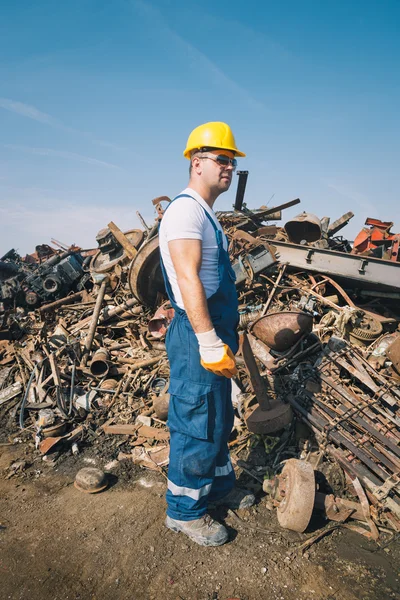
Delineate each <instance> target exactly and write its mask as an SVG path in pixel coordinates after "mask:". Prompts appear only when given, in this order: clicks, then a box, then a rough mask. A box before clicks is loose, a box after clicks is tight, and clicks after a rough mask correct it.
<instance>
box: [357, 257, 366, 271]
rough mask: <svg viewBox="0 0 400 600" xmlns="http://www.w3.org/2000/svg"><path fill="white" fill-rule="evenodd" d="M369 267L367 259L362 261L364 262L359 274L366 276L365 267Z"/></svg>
mask: <svg viewBox="0 0 400 600" xmlns="http://www.w3.org/2000/svg"><path fill="white" fill-rule="evenodd" d="M367 265H368V261H367V260H366V259H365V258H363V259H362V261H361V264H360V266H359V269H358V272H359V273H360V274H361V275H365V267H366V266H367Z"/></svg>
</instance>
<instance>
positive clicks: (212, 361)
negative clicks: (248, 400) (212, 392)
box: [196, 329, 237, 379]
mask: <svg viewBox="0 0 400 600" xmlns="http://www.w3.org/2000/svg"><path fill="white" fill-rule="evenodd" d="M196 337H197V341H198V342H199V351H200V358H201V361H200V362H201V366H202V367H204V368H205V369H206V370H207V371H211V373H215V374H216V375H220V376H222V377H228V378H229V379H230V378H231V377H234V376H235V375H237V368H236V362H235V357H234V355H233V353H232V350H231V349H230V348H229V346H227V344H224V342H223V341H222V340H221V339H220V338H219V337H218V336H217V334H216V332H215V329H212V330H211V331H206V332H205V333H197V334H196Z"/></svg>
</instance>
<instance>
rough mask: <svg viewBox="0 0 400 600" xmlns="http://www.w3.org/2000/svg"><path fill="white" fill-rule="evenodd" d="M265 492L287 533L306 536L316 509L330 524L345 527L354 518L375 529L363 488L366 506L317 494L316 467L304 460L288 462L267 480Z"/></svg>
mask: <svg viewBox="0 0 400 600" xmlns="http://www.w3.org/2000/svg"><path fill="white" fill-rule="evenodd" d="M354 481H355V482H356V481H358V479H355V480H354ZM359 486H360V484H359ZM263 490H264V492H266V493H267V494H268V495H269V496H270V497H271V499H272V500H273V504H274V505H275V506H276V508H277V516H278V521H279V524H280V525H281V526H282V527H284V528H285V529H291V530H292V531H298V532H299V533H302V532H304V531H305V530H306V529H307V527H308V524H309V522H310V520H311V516H312V513H313V511H314V509H316V510H319V511H322V512H323V513H324V515H325V517H326V518H327V519H329V520H330V521H336V522H339V523H344V522H345V521H347V520H348V519H349V518H351V519H356V520H358V521H364V522H367V523H368V524H369V525H370V526H371V528H372V529H373V528H374V527H375V526H374V524H372V523H371V517H370V512H369V504H368V500H367V499H366V498H365V497H363V490H362V488H361V489H360V487H358V489H357V493H359V494H360V495H361V497H363V503H364V505H363V504H362V503H360V502H354V501H352V500H347V499H345V498H340V497H337V496H335V495H334V494H323V493H321V492H317V491H316V483H315V474H314V470H313V467H312V466H311V464H310V463H308V462H306V461H304V460H298V459H295V458H291V459H289V460H287V461H286V462H285V465H284V467H283V470H282V472H281V473H280V474H279V475H277V476H276V477H274V478H273V479H266V480H264V482H263ZM375 529H376V528H375ZM375 539H377V538H376V536H375Z"/></svg>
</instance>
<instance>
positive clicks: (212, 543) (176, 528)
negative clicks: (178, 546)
mask: <svg viewBox="0 0 400 600" xmlns="http://www.w3.org/2000/svg"><path fill="white" fill-rule="evenodd" d="M165 526H166V527H167V528H168V529H171V531H175V532H176V533H183V534H184V535H186V536H187V537H188V538H189V539H191V540H193V542H196V544H199V546H222V545H223V544H225V542H227V541H228V537H229V536H228V533H226V535H224V536H223V537H221V538H220V539H218V540H217V539H215V540H211V539H209V538H206V537H202V536H197V535H191V534H190V533H188V532H187V531H184V530H183V529H180V527H179V526H178V525H172V524H171V523H169V522H168V517H167V519H166V521H165Z"/></svg>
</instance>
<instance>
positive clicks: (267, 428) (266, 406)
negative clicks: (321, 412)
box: [241, 333, 293, 433]
mask: <svg viewBox="0 0 400 600" xmlns="http://www.w3.org/2000/svg"><path fill="white" fill-rule="evenodd" d="M241 349H242V356H243V359H244V362H245V365H246V369H247V371H248V373H249V378H250V383H251V386H252V388H253V392H254V394H255V396H256V398H257V402H258V406H257V407H256V408H255V409H254V410H253V412H251V413H250V414H249V415H248V416H247V419H246V425H247V428H248V429H249V431H252V432H253V433H273V432H275V431H279V430H280V429H283V428H284V427H286V425H288V424H289V423H290V422H291V420H292V418H293V414H292V410H291V408H290V406H289V405H288V404H283V402H281V401H280V400H278V399H276V398H273V397H272V396H271V395H270V393H269V387H268V385H267V382H266V381H265V379H263V377H262V376H261V375H260V372H259V370H258V367H257V363H256V361H255V359H254V356H253V352H252V350H251V347H250V344H249V341H248V339H247V335H246V334H245V333H244V334H243V335H242V336H241Z"/></svg>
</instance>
